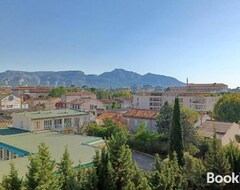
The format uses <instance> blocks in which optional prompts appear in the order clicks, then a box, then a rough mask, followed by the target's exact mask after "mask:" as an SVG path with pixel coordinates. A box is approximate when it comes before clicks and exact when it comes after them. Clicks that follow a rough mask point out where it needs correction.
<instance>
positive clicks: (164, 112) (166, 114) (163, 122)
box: [156, 101, 173, 139]
mask: <svg viewBox="0 0 240 190" xmlns="http://www.w3.org/2000/svg"><path fill="white" fill-rule="evenodd" d="M172 115H173V107H172V106H171V105H169V104H168V102H167V101H166V102H165V103H164V105H163V106H162V107H161V109H160V110H159V113H158V116H157V121H156V127H157V128H158V131H159V132H160V133H161V132H162V133H164V136H165V137H166V138H167V139H168V138H169V131H170V126H171V122H172Z"/></svg>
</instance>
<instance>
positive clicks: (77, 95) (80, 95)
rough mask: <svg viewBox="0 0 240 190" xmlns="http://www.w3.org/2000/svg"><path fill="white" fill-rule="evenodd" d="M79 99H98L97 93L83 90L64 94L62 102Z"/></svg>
mask: <svg viewBox="0 0 240 190" xmlns="http://www.w3.org/2000/svg"><path fill="white" fill-rule="evenodd" d="M79 99H97V96H96V94H94V93H92V92H89V91H86V90H82V91H81V92H68V93H66V94H64V95H62V102H63V103H67V102H70V101H72V100H79Z"/></svg>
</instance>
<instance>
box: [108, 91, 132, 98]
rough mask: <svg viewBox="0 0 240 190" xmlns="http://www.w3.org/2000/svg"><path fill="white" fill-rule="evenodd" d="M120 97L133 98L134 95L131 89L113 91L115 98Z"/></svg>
mask: <svg viewBox="0 0 240 190" xmlns="http://www.w3.org/2000/svg"><path fill="white" fill-rule="evenodd" d="M119 97H123V98H131V97H132V93H131V92H130V91H129V90H118V91H115V92H114V93H113V98H119Z"/></svg>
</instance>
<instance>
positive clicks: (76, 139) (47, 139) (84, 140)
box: [0, 128, 104, 180]
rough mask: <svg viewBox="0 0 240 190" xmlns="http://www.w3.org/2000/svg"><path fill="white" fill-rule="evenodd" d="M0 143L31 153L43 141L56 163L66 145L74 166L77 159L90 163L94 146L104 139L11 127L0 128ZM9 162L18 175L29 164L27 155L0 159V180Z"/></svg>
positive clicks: (22, 174)
mask: <svg viewBox="0 0 240 190" xmlns="http://www.w3.org/2000/svg"><path fill="white" fill-rule="evenodd" d="M0 143H3V144H5V145H9V146H11V147H16V148H18V149H21V150H24V151H26V152H29V153H33V154H34V153H36V152H37V151H38V145H39V144H40V143H45V144H46V145H47V146H48V147H49V150H50V152H51V156H52V159H55V160H56V162H57V163H58V162H59V161H60V159H61V157H62V155H63V153H64V150H65V147H67V148H68V151H69V153H70V156H71V160H72V161H73V162H74V164H73V166H74V167H75V166H77V165H78V163H79V161H80V162H81V164H87V163H91V162H92V159H93V157H94V155H95V150H96V148H98V147H99V146H101V145H102V144H104V141H103V140H102V138H98V137H90V136H81V135H67V134H61V133H58V132H50V131H49V132H44V133H39V134H34V133H31V132H26V131H22V130H18V129H13V128H2V129H0ZM10 162H13V163H14V164H15V167H16V169H17V170H18V172H19V176H20V177H22V176H25V174H26V172H27V165H28V164H29V160H28V156H25V157H21V158H16V159H11V160H6V161H0V168H1V169H0V180H2V176H3V175H4V174H5V175H6V174H8V173H9V171H10V166H9V163H10Z"/></svg>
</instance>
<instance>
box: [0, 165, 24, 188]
mask: <svg viewBox="0 0 240 190" xmlns="http://www.w3.org/2000/svg"><path fill="white" fill-rule="evenodd" d="M21 186H22V180H21V179H19V178H18V171H17V170H16V169H15V166H14V164H13V163H10V173H9V175H8V176H3V179H2V188H3V189H4V190H9V189H11V190H20V189H21Z"/></svg>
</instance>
